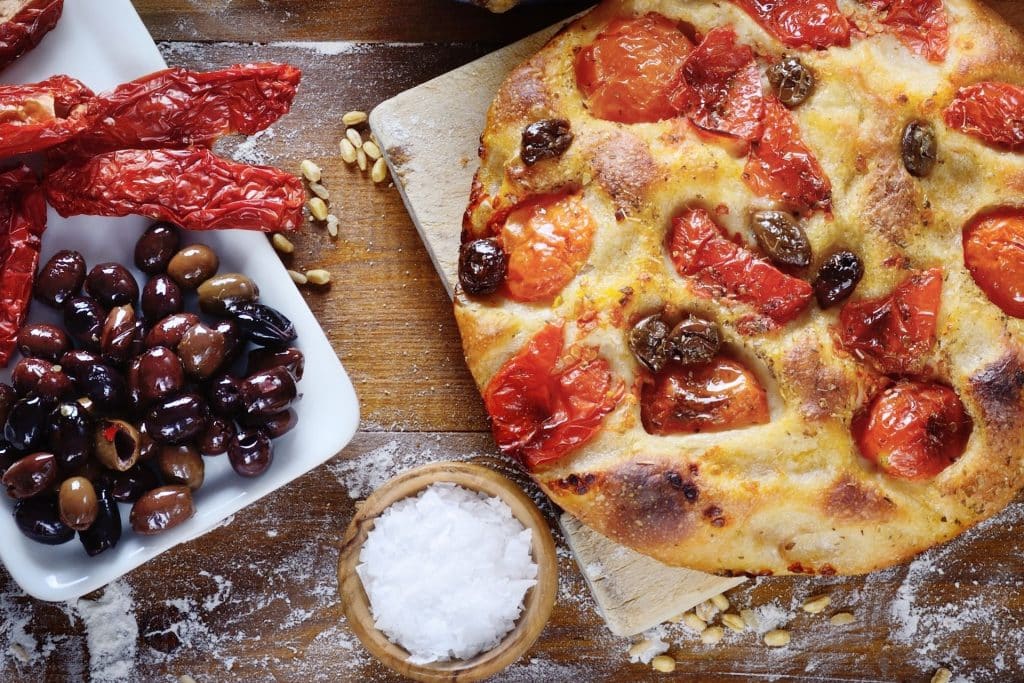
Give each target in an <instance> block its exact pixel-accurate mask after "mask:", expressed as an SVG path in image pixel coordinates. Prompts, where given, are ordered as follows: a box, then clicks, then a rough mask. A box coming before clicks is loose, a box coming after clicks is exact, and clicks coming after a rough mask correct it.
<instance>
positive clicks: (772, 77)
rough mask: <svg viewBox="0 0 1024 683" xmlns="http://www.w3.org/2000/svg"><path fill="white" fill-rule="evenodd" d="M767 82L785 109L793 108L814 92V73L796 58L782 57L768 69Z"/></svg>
mask: <svg viewBox="0 0 1024 683" xmlns="http://www.w3.org/2000/svg"><path fill="white" fill-rule="evenodd" d="M767 75H768V82H769V83H770V84H771V86H772V88H773V89H774V90H775V94H776V95H777V96H778V98H779V99H780V100H781V101H782V103H783V104H784V105H786V106H787V107H795V106H797V105H798V104H801V103H802V102H803V101H804V100H806V99H807V98H808V96H810V94H811V91H812V90H814V73H812V72H811V70H810V69H808V68H807V67H806V66H804V63H803V62H801V61H800V60H799V59H797V58H796V57H783V58H782V59H780V60H779V61H778V62H776V63H775V64H772V65H771V66H770V67H768V73H767Z"/></svg>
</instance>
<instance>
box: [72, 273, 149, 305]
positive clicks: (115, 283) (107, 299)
mask: <svg viewBox="0 0 1024 683" xmlns="http://www.w3.org/2000/svg"><path fill="white" fill-rule="evenodd" d="M85 291H86V293H88V294H89V296H91V297H92V298H94V299H96V300H97V301H99V302H100V304H101V305H102V306H103V307H104V308H107V309H110V308H113V307H115V306H124V305H126V304H130V305H133V306H134V305H135V303H136V301H138V299H139V283H138V282H136V281H135V276H133V275H132V274H131V273H130V272H129V271H128V269H127V268H125V267H124V266H122V265H121V264H120V263H101V264H99V265H98V266H96V267H94V268H93V269H92V270H90V271H89V274H88V275H87V276H86V278H85Z"/></svg>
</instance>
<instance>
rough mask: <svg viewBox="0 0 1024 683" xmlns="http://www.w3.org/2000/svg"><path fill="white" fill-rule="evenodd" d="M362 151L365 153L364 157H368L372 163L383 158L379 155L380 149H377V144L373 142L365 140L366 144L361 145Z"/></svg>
mask: <svg viewBox="0 0 1024 683" xmlns="http://www.w3.org/2000/svg"><path fill="white" fill-rule="evenodd" d="M363 151H364V152H366V156H368V157H370V158H371V159H373V160H374V161H376V160H377V159H380V158H381V156H383V155H382V154H381V153H380V147H378V146H377V143H376V142H374V141H373V140H367V141H366V142H364V143H363Z"/></svg>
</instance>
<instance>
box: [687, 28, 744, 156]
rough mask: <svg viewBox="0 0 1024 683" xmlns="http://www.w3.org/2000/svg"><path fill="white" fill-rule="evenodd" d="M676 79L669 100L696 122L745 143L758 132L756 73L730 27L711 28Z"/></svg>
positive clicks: (706, 128) (711, 130)
mask: <svg viewBox="0 0 1024 683" xmlns="http://www.w3.org/2000/svg"><path fill="white" fill-rule="evenodd" d="M681 78H682V83H681V84H680V86H679V89H678V90H677V92H676V93H675V95H674V97H673V102H674V103H675V105H676V106H677V107H678V108H679V110H680V111H681V112H683V113H685V114H686V115H687V116H688V117H689V118H690V120H691V121H693V123H694V124H695V125H696V126H698V127H700V128H703V129H704V130H707V131H710V132H712V133H720V134H724V135H731V136H734V137H737V138H740V139H741V140H746V141H748V142H753V141H754V140H757V139H758V138H759V137H760V136H761V117H762V115H763V113H764V95H763V93H762V88H761V71H760V69H758V67H757V62H756V61H755V60H754V51H753V50H751V49H750V47H749V46H747V45H738V44H737V43H736V32H735V31H734V30H732V29H731V28H716V29H713V30H711V31H710V32H709V33H708V34H707V35H706V36H705V37H704V40H703V41H701V43H700V45H698V46H697V47H696V48H695V49H694V50H693V52H691V53H690V54H689V55H688V56H687V57H686V60H685V62H684V63H683V68H682V71H681Z"/></svg>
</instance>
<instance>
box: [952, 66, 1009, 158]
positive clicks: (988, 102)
mask: <svg viewBox="0 0 1024 683" xmlns="http://www.w3.org/2000/svg"><path fill="white" fill-rule="evenodd" d="M943 118H944V119H945V121H946V125H947V126H949V127H950V128H953V129H954V130H958V131H960V132H961V133H965V134H967V135H971V136H974V137H976V138H978V139H979V140H982V141H984V142H986V143H988V144H990V145H993V146H995V147H999V148H1001V149H1006V150H1009V151H1011V152H1024V88H1022V87H1020V86H1017V85H1011V84H1010V83H997V82H992V81H986V82H984V83H976V84H974V85H968V86H966V87H963V88H960V90H958V91H957V93H956V97H954V98H953V101H952V102H951V103H950V105H949V106H948V107H947V108H946V111H945V112H944V114H943Z"/></svg>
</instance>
